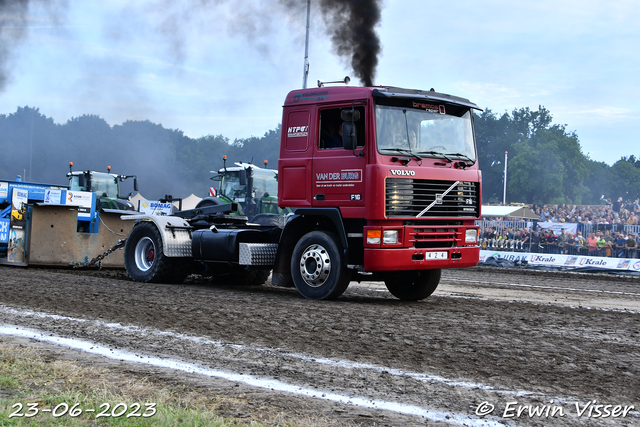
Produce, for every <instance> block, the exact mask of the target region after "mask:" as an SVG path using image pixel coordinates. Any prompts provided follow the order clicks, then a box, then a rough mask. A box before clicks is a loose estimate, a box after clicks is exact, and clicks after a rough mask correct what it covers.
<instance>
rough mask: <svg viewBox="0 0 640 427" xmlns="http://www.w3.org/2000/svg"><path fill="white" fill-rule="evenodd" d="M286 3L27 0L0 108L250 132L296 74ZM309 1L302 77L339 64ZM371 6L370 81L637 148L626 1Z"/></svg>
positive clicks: (13, 25)
mask: <svg viewBox="0 0 640 427" xmlns="http://www.w3.org/2000/svg"><path fill="white" fill-rule="evenodd" d="M25 1H26V0H25ZM287 1H289V2H291V3H295V1H292V0H283V1H281V3H280V4H275V2H274V1H273V0H262V1H259V0H243V1H235V0H234V1H225V0H199V1H169V0H143V1H135V2H130V1H128V0H126V1H125V0H102V1H97V0H95V1H94V0H66V1H60V2H59V5H58V7H48V8H47V9H44V8H42V7H41V3H40V2H38V1H37V0H31V2H30V3H29V9H28V12H27V14H26V16H25V19H13V18H12V17H11V16H8V15H7V13H5V14H4V16H2V17H1V18H2V19H1V20H0V22H2V25H3V27H4V28H2V31H1V32H0V36H1V37H2V43H3V44H4V45H5V47H9V48H10V50H9V51H10V56H9V60H8V62H6V64H5V66H6V74H7V78H8V80H7V81H6V83H5V85H4V88H3V89H2V90H1V91H0V114H8V113H13V112H15V111H16V108H17V107H18V106H26V105H28V106H32V107H38V108H40V112H41V113H42V114H44V115H46V116H49V117H53V119H54V120H55V121H56V122H57V123H64V122H66V121H67V120H69V119H70V118H73V117H78V116H80V115H83V114H95V115H99V116H100V117H102V118H104V119H105V120H106V121H107V122H108V123H109V124H110V125H115V124H121V123H122V122H124V121H126V120H129V119H131V120H150V121H152V122H155V123H160V124H162V125H163V126H164V127H166V128H172V129H181V130H182V131H184V132H185V134H186V135H188V136H190V137H194V138H197V137H200V136H203V135H207V134H213V135H219V134H221V135H224V136H226V137H229V138H230V139H232V140H233V139H234V138H245V137H249V136H252V135H255V136H262V135H263V134H264V133H265V132H266V131H268V130H270V129H273V128H275V126H276V125H277V124H278V123H280V121H281V107H282V103H283V102H284V98H285V95H286V93H287V92H289V91H290V90H293V89H297V88H300V87H301V86H302V75H303V58H304V25H305V18H306V16H305V7H304V5H306V1H305V0H297V3H300V5H301V7H296V8H294V9H292V8H291V7H286V6H284V4H286V3H287ZM54 3H55V2H54ZM311 3H312V6H311V16H312V19H311V41H310V53H309V56H310V75H309V86H310V87H313V86H315V85H316V82H317V80H318V79H321V80H340V79H342V78H344V76H346V75H350V76H352V77H353V70H352V69H351V68H350V66H349V63H348V61H345V60H344V59H343V58H340V57H338V56H337V55H336V54H335V53H334V52H333V49H332V46H331V40H330V37H329V36H328V35H327V33H326V31H325V26H324V23H323V20H322V17H321V14H320V11H319V9H318V8H319V6H318V3H319V2H318V1H317V0H311ZM131 4H133V6H131ZM192 4H194V5H197V6H193V7H192V8H189V7H187V6H186V5H192ZM381 5H382V19H381V22H380V24H379V26H378V27H377V32H378V35H379V37H380V41H381V44H382V52H381V54H380V56H379V64H378V68H377V73H376V76H375V79H374V84H378V85H393V86H400V87H407V88H416V89H430V88H432V87H433V88H435V89H436V90H437V91H439V92H444V93H449V94H452V95H457V96H462V97H465V98H469V99H470V100H471V101H473V102H475V103H476V104H478V105H479V106H480V107H482V108H489V109H491V110H492V111H494V112H497V113H503V112H505V111H508V112H511V111H512V110H513V109H514V108H522V107H530V108H531V109H537V108H538V106H539V105H542V106H544V107H546V108H547V109H548V110H550V111H551V113H552V115H553V117H554V123H559V124H566V125H567V130H569V131H575V132H576V133H577V134H578V137H579V139H580V143H581V146H582V150H583V152H584V153H585V154H588V155H589V157H590V158H591V159H594V160H598V161H605V162H607V163H608V164H612V163H613V162H615V161H617V160H619V159H620V157H621V156H627V155H630V154H634V155H636V156H639V155H640V144H638V135H639V134H640V120H639V114H638V113H639V112H640V111H639V110H640V101H639V99H640V83H639V81H640V46H639V45H640V43H639V42H640V37H639V36H640V8H639V7H638V3H637V2H635V1H625V0H620V1H617V2H602V1H592V0H581V1H571V0H563V1H557V0H553V1H551V0H539V1H535V2H513V1H483V2H478V1H457V2H435V1H427V0H387V1H384V2H381ZM24 27H26V28H24ZM20 33H22V35H21V37H17V36H19V35H20ZM0 54H1V52H0ZM352 84H359V82H358V81H357V79H353V81H352Z"/></svg>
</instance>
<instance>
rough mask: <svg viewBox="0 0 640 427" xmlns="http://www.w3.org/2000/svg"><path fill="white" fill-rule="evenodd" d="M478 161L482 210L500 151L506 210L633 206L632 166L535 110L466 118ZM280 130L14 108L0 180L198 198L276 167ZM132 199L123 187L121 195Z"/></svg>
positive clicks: (498, 180)
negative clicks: (183, 125)
mask: <svg viewBox="0 0 640 427" xmlns="http://www.w3.org/2000/svg"><path fill="white" fill-rule="evenodd" d="M474 120H475V128H476V141H477V145H478V162H479V165H480V168H481V169H482V176H483V190H482V196H483V202H485V203H488V202H501V201H502V197H503V188H504V185H503V184H504V182H503V172H504V153H505V151H508V152H509V163H508V174H507V202H521V203H537V204H556V203H567V204H600V203H602V202H601V198H602V196H605V198H611V199H614V198H615V199H617V198H618V197H619V196H622V197H623V198H625V200H626V199H635V198H637V197H640V159H638V158H636V157H635V156H634V155H629V156H625V157H622V158H621V159H620V160H619V161H617V162H616V163H614V164H613V165H612V166H609V165H607V164H606V163H604V162H600V161H597V160H594V159H590V158H589V157H588V156H586V155H585V154H584V153H583V152H582V149H581V147H580V143H579V139H578V135H577V134H576V133H575V132H568V131H567V130H566V127H565V126H563V125H559V124H554V123H553V122H552V116H551V113H550V112H549V111H548V110H547V109H545V108H544V107H539V108H538V110H531V109H529V108H521V109H516V110H513V111H512V112H511V113H507V112H505V113H503V114H496V113H494V112H493V111H491V110H490V109H487V110H485V111H483V112H482V113H480V114H476V115H475V116H474ZM280 131H281V125H278V126H276V128H275V129H272V130H269V131H267V132H265V134H264V135H263V136H261V137H251V138H244V139H235V140H233V141H231V140H230V139H229V138H227V137H224V136H223V135H206V136H203V137H200V138H190V137H188V136H186V135H185V134H184V133H183V132H182V131H181V130H178V129H166V128H164V127H163V126H162V125H160V124H155V123H152V122H150V121H148V120H146V121H126V122H124V123H123V124H121V125H114V126H110V125H109V124H108V123H107V122H106V121H105V120H104V119H102V118H101V117H99V116H96V115H83V116H80V117H77V118H72V119H70V120H69V121H67V122H66V123H64V124H57V123H54V121H53V119H51V118H49V117H46V116H44V115H43V114H41V113H40V111H39V109H38V108H33V107H19V108H18V109H17V111H16V112H15V113H11V114H2V115H0V179H5V180H6V179H9V180H12V179H15V176H16V175H22V176H23V179H24V180H25V181H32V182H43V183H50V184H61V185H64V184H66V183H67V178H66V173H67V172H68V170H69V169H68V164H69V162H73V164H74V166H73V167H74V170H95V171H106V169H107V166H111V171H112V172H113V173H118V174H124V175H136V176H137V177H138V181H139V190H140V192H141V193H142V194H143V195H144V196H146V197H149V198H160V197H163V196H164V195H166V194H171V195H173V196H174V197H187V196H188V195H190V194H191V193H194V194H196V195H197V196H200V197H204V196H206V195H207V193H208V188H209V187H210V186H211V185H212V182H211V181H210V180H209V178H210V177H211V176H213V175H214V173H212V172H211V171H217V170H218V169H220V168H221V167H222V165H223V163H222V156H223V155H226V156H227V158H228V162H227V165H233V163H235V162H238V161H242V162H247V163H248V162H251V161H253V163H254V164H256V165H258V166H263V161H264V160H268V162H269V167H270V168H277V164H278V163H277V161H278V154H279V144H280ZM131 191H133V188H132V184H131V183H130V180H129V181H125V182H124V186H123V192H124V193H129V192H131Z"/></svg>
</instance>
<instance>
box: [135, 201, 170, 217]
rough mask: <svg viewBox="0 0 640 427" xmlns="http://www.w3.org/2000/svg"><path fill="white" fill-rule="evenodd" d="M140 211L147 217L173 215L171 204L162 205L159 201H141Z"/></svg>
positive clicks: (139, 202) (139, 203) (139, 204)
mask: <svg viewBox="0 0 640 427" xmlns="http://www.w3.org/2000/svg"><path fill="white" fill-rule="evenodd" d="M138 210H139V211H140V212H144V213H146V214H147V215H171V214H172V213H173V212H172V206H171V203H160V201H158V200H139V201H138Z"/></svg>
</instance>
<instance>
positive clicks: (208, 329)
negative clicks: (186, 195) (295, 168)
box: [0, 267, 640, 426]
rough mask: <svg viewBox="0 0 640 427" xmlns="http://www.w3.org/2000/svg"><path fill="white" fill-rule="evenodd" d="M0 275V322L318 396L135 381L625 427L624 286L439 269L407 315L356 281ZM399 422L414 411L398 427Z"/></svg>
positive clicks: (613, 280) (639, 316) (299, 400)
mask: <svg viewBox="0 0 640 427" xmlns="http://www.w3.org/2000/svg"><path fill="white" fill-rule="evenodd" d="M0 277H1V279H0V281H1V284H0V289H1V292H0V324H8V325H15V326H18V327H20V328H27V329H32V330H37V331H41V332H43V333H44V335H54V336H61V337H70V338H77V339H81V340H86V341H90V342H92V343H97V344H100V345H102V346H106V347H108V348H110V349H112V350H113V351H116V350H122V351H127V352H129V353H133V354H137V355H146V356H153V355H157V356H161V357H162V358H164V359H171V360H179V361H182V362H186V363H191V364H197V365H198V366H202V367H206V368H208V369H218V370H223V371H225V372H233V373H241V374H243V375H245V376H252V378H268V379H270V380H271V381H279V383H277V384H290V385H294V386H296V387H297V389H301V390H302V391H299V392H300V393H302V392H304V391H305V390H309V392H308V393H307V394H309V393H311V392H314V391H315V392H318V393H319V394H318V397H320V398H304V397H296V396H295V395H292V394H291V393H283V392H272V391H271V390H270V386H269V385H268V383H267V385H266V386H265V387H266V388H253V387H250V386H247V385H241V386H240V387H234V386H235V384H236V382H234V381H231V382H229V381H227V380H223V379H206V380H205V379H201V380H198V378H197V377H194V376H193V375H191V374H189V375H187V374H184V373H182V372H179V371H168V370H166V369H149V368H142V367H141V368H140V371H141V372H146V374H147V375H160V372H162V374H161V375H162V376H165V377H173V378H174V379H177V380H181V379H185V380H186V378H190V379H189V381H203V382H205V383H206V384H207V386H209V387H214V388H215V387H217V388H219V389H220V390H223V391H224V392H226V393H245V394H246V393H253V394H252V396H254V398H255V399H261V400H265V399H267V400H269V401H270V402H271V403H273V404H276V403H275V402H277V405H280V406H281V407H282V408H283V410H291V411H294V412H295V411H302V413H307V414H314V413H318V414H322V415H324V416H327V417H329V419H333V420H337V421H338V422H347V421H351V422H357V423H363V424H368V425H374V424H376V425H385V424H386V425H409V424H415V425H425V424H426V425H439V424H441V423H443V422H445V421H447V422H453V423H458V424H461V425H485V424H486V425H489V424H491V423H494V425H500V424H503V425H541V426H542V425H545V426H548V425H594V426H595V425H638V424H640V414H639V411H638V410H639V409H640V280H639V279H637V278H634V277H621V276H607V275H604V276H599V275H587V274H565V273H549V272H533V271H508V270H500V269H480V268H473V269H466V270H449V271H445V272H443V280H442V282H441V285H440V287H439V288H438V290H437V291H436V293H435V294H434V295H433V296H432V297H430V298H428V299H426V300H424V301H421V302H416V303H403V302H400V301H398V300H396V299H394V298H393V297H392V296H391V295H390V294H389V293H388V292H387V291H386V289H385V288H384V286H380V285H378V284H373V283H366V282H363V283H362V284H355V283H352V285H351V286H350V287H349V289H348V290H347V292H346V293H345V294H344V295H343V296H342V297H341V298H340V299H338V300H337V301H328V302H327V301H324V302H318V301H310V300H306V299H304V298H302V297H301V296H299V294H298V293H297V292H296V291H295V289H282V288H276V287H272V286H269V285H267V286H263V287H241V288H238V287H235V288H234V287H228V286H218V285H213V284H208V283H204V282H201V281H199V280H198V279H197V278H194V277H193V276H192V277H190V278H189V279H188V283H186V284H184V285H179V286H177V285H140V284H138V283H134V282H131V281H129V280H128V279H127V278H126V276H125V274H124V273H123V272H119V271H87V272H79V271H68V270H45V269H20V268H9V267H0ZM25 310H28V311H25ZM51 315H57V316H51ZM0 339H7V338H3V337H2V336H0ZM146 356H145V357H146ZM86 357H87V358H88V359H91V360H92V361H94V362H96V361H97V360H98V359H100V358H99V357H98V356H86ZM128 369H133V368H130V367H129V368H128ZM276 388H277V387H276ZM294 388H295V387H294ZM323 394H324V395H325V397H331V396H334V395H335V396H348V397H351V398H352V399H353V402H356V401H357V400H356V399H357V398H359V397H361V398H363V400H364V401H367V402H374V403H375V404H374V405H373V406H376V405H377V406H376V407H380V406H381V405H382V404H385V403H390V404H392V407H391V409H392V410H376V409H367V408H362V407H357V406H353V405H346V404H342V403H336V402H331V401H327V400H323V399H322V398H321V397H322V395H323ZM594 399H595V400H597V402H598V404H603V405H607V404H609V405H623V406H624V405H626V406H630V405H633V406H634V409H632V410H631V412H629V413H628V414H627V416H626V417H616V418H614V417H612V416H610V417H606V418H597V419H595V418H589V417H588V416H587V414H588V411H585V413H583V415H582V416H581V417H578V416H577V414H576V412H577V410H578V409H582V408H583V407H584V405H586V404H587V402H589V401H593V400H594ZM482 402H487V403H488V404H490V405H494V411H493V412H492V414H491V415H490V416H488V417H481V416H479V415H477V412H479V411H480V410H479V409H478V407H479V405H481V403H482ZM508 402H518V403H517V404H513V403H511V404H509V406H507V403H508ZM576 402H577V403H578V404H579V407H576ZM393 404H396V406H398V407H400V406H399V404H401V405H405V406H402V407H401V410H400V411H399V410H398V408H397V407H395V406H393ZM518 405H531V406H532V407H537V408H539V409H544V407H543V406H542V405H548V406H554V407H560V408H561V409H562V410H563V413H564V416H560V415H558V413H556V416H554V417H545V416H544V415H535V416H531V417H530V416H529V415H528V412H526V411H525V412H524V413H522V414H521V416H520V417H516V416H513V417H506V418H505V417H503V415H505V410H506V409H508V410H507V413H506V415H511V414H514V413H515V411H516V410H517V407H518ZM407 408H409V409H407ZM412 408H417V409H420V410H422V412H420V415H417V416H413V415H406V414H400V413H399V412H403V411H404V412H408V411H409V410H414V409H412ZM511 408H513V409H514V411H513V412H511V411H510V410H511ZM612 409H613V408H609V410H612ZM425 414H426V418H425V417H424V416H425ZM591 415H592V416H593V415H594V412H591ZM440 419H442V421H439V420H440Z"/></svg>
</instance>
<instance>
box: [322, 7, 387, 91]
mask: <svg viewBox="0 0 640 427" xmlns="http://www.w3.org/2000/svg"><path fill="white" fill-rule="evenodd" d="M378 1H379V0H320V8H321V10H322V16H323V18H324V21H325V25H326V26H327V29H328V31H329V33H330V35H331V41H332V42H333V45H334V47H335V49H336V52H337V53H338V55H339V56H341V57H342V58H345V59H347V60H350V61H351V66H352V67H353V72H354V73H355V76H356V77H357V78H358V79H359V80H360V81H361V82H362V84H363V85H365V86H373V80H374V77H375V74H376V67H377V65H378V54H379V53H380V50H381V46H380V39H379V38H378V35H377V34H376V31H375V27H376V26H377V25H378V24H379V23H380V15H381V13H380V6H379V5H378Z"/></svg>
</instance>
